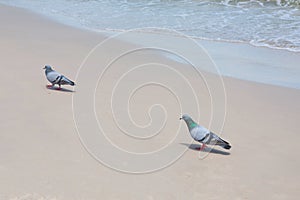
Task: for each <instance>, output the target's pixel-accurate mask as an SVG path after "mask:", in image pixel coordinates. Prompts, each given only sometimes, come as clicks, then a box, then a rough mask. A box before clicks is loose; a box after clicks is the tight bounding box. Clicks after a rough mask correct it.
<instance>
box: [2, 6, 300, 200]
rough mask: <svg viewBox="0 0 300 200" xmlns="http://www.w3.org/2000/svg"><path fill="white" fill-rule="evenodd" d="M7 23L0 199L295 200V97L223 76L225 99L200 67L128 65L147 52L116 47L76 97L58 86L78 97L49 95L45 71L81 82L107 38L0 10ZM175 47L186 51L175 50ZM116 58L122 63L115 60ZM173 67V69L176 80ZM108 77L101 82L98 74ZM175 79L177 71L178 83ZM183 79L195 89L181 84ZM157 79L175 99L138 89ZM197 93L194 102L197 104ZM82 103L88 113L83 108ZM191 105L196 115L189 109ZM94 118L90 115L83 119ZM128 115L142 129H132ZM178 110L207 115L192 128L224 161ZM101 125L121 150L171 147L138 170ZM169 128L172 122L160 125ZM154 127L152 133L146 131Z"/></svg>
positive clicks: (112, 44) (103, 54) (152, 56)
mask: <svg viewBox="0 0 300 200" xmlns="http://www.w3.org/2000/svg"><path fill="white" fill-rule="evenodd" d="M0 15H1V17H2V19H6V20H2V21H1V22H0V23H1V27H2V30H3V31H2V34H1V37H0V41H1V43H2V45H1V48H0V53H1V54H2V55H3V57H2V59H1V61H0V62H1V63H0V66H1V70H2V72H3V74H5V76H3V77H2V79H0V83H1V84H0V90H1V91H2V92H1V94H0V98H1V104H0V108H1V111H2V112H3V113H5V114H3V115H1V116H0V121H1V123H0V138H1V140H0V177H1V181H0V188H1V196H0V198H2V197H3V198H4V199H24V198H25V197H26V198H33V199H99V198H101V199H201V198H202V199H203V198H205V199H220V198H222V199H228V200H229V199H230V200H231V199H257V198H266V199H297V198H298V197H299V195H300V194H299V190H298V187H299V183H298V182H299V181H298V180H299V179H300V177H299V173H298V169H299V167H300V161H299V159H298V160H297V159H295V158H297V157H298V154H299V153H298V150H297V146H298V140H299V139H300V137H299V134H297V133H298V132H299V128H298V123H299V111H300V106H299V101H300V92H299V90H298V89H292V88H285V87H279V86H273V85H267V84H261V83H256V82H250V81H244V80H238V79H235V78H228V77H223V81H224V84H225V89H226V91H223V89H224V88H223V87H221V86H220V81H221V80H220V79H219V77H217V76H215V75H212V74H210V73H205V72H203V71H200V72H201V73H200V74H201V75H203V76H204V78H203V77H201V76H200V75H199V74H198V72H199V71H197V70H195V69H194V68H192V67H187V65H185V64H182V63H180V62H175V61H172V60H170V59H165V58H164V56H161V55H160V54H157V53H156V51H154V52H153V51H134V52H132V53H129V54H126V56H124V57H121V56H120V52H121V53H124V52H127V50H131V49H135V48H139V47H140V46H138V45H134V44H132V43H128V42H124V41H120V40H117V39H111V40H110V41H109V43H105V44H104V45H103V46H102V47H101V48H99V49H97V51H96V52H95V54H92V55H91V56H90V57H89V59H88V60H87V61H86V63H85V65H86V66H88V67H89V68H88V67H84V66H83V67H82V68H81V71H80V74H79V75H80V76H78V78H77V79H76V84H77V86H76V87H75V88H72V87H70V86H63V87H64V88H68V89H70V90H75V92H63V91H62V92H61V91H56V90H48V89H47V88H46V87H45V85H46V84H48V83H47V80H46V78H45V75H44V71H43V70H42V69H41V68H42V67H43V66H44V65H45V64H50V65H53V66H54V69H56V70H57V71H59V72H61V73H62V74H64V75H66V76H67V77H68V78H70V79H73V80H74V79H75V77H76V74H77V71H78V69H79V67H80V66H81V65H82V62H83V60H84V59H85V58H86V55H87V54H88V53H89V52H90V50H91V49H92V48H93V47H94V46H95V45H96V44H98V43H100V42H103V41H104V40H105V39H106V38H107V36H104V35H101V34H96V33H94V32H91V31H85V30H80V29H76V28H73V27H70V26H65V25H63V24H60V23H57V22H55V21H52V20H48V19H47V18H45V17H43V16H40V15H37V14H35V13H32V12H29V11H27V10H24V9H20V8H14V7H9V6H2V5H1V6H0ZM129 36H130V37H132V36H133V35H129ZM145 38H146V39H145V41H144V42H149V38H148V37H145ZM140 39H142V37H141V38H140ZM165 39H166V40H165V41H159V40H157V42H158V43H159V44H160V45H162V44H163V43H164V45H170V44H171V43H170V42H168V40H171V41H174V40H172V39H171V38H165ZM180 42H182V41H177V43H174V45H173V48H175V50H178V51H179V50H182V52H183V53H182V54H185V53H186V52H188V53H189V52H190V53H189V54H188V55H187V57H188V56H193V52H196V53H198V51H193V49H190V50H189V51H185V49H184V48H187V46H184V45H183V46H180ZM177 45H179V46H180V47H182V48H179V49H177V48H176V46H177ZM207 45H211V46H210V48H211V49H212V50H214V51H216V52H217V53H215V54H214V55H215V56H216V57H218V58H219V64H223V63H225V64H226V62H228V60H226V56H225V57H224V55H222V53H223V52H224V50H220V49H217V48H219V47H223V48H225V49H227V48H231V47H230V45H228V44H223V45H224V46H218V45H215V44H213V43H209V44H207ZM164 47H165V46H164ZM251 49H252V48H250V50H249V49H247V48H243V50H245V52H244V53H245V54H246V55H252V54H254V55H255V52H253V51H251ZM252 50H253V49H252ZM201 53H203V54H201V55H200V54H197V56H198V57H200V58H201V61H200V64H203V65H205V66H211V64H212V63H211V62H210V60H209V59H208V58H207V57H206V55H205V52H201ZM220 53H221V55H220ZM245 54H237V55H236V57H235V61H236V62H240V63H248V62H249V59H248V58H247V57H246V58H245V57H243V56H242V55H245ZM280 54H281V52H280ZM272 55H273V56H277V54H273V53H272ZM281 55H282V54H281ZM112 58H118V59H116V61H115V62H111V60H112ZM188 58H190V57H188ZM280 58H281V57H280ZM192 59H193V58H192V57H191V60H192ZM215 59H216V58H215ZM224 59H225V60H224ZM278 59H279V57H278ZM289 61H290V62H295V60H289ZM155 62H156V63H158V64H155ZM197 62H198V60H197ZM201 62H202V63H201ZM282 62H283V63H284V62H285V60H282ZM149 63H151V64H150V65H144V64H149ZM262 63H264V62H262ZM109 64H111V65H110V68H108V69H107V70H106V71H105V67H107V66H109ZM160 64H161V65H160ZM250 64H253V63H250ZM165 66H167V67H165ZM168 66H172V68H171V71H170V70H169V69H170V67H169V68H168ZM138 67H140V68H138ZM133 68H136V69H137V70H135V71H132V72H133V74H129V73H128V76H123V75H124V74H126V72H128V71H130V70H131V69H133ZM103 71H105V73H103V76H102V77H101V79H100V80H99V77H100V76H98V74H99V72H103ZM176 72H180V73H179V75H178V73H176ZM180 75H183V76H185V77H187V78H188V81H182V80H181V79H179V78H181V76H180ZM120 77H121V78H120ZM97 81H98V82H97ZM119 81H120V84H119V85H118V84H117V83H119ZM121 81H122V82H121ZM151 81H152V82H157V83H160V82H159V81H161V83H162V85H166V86H168V87H167V89H169V90H166V89H164V87H161V86H160V85H158V84H156V85H151V84H150V85H146V86H145V87H142V88H141V90H137V87H138V86H141V85H142V86H143V84H144V83H151ZM187 82H188V83H187ZM95 83H96V86H97V87H96V88H95ZM189 83H190V85H189ZM206 83H208V84H206ZM115 85H118V86H119V87H116V88H115V87H114V86H115ZM207 85H208V86H209V88H208V87H207ZM190 86H191V87H192V89H193V90H194V91H195V95H196V98H192V97H193V95H194V94H193V91H191V89H190V88H189V87H190ZM91 91H92V92H91ZM113 91H114V92H115V93H114V94H113ZM132 91H136V92H135V93H134V92H133V93H132ZM172 91H174V93H175V95H173V94H172ZM89 92H91V93H89ZM222 92H225V95H224V94H223V93H222ZM132 94H134V95H132ZM81 95H82V96H81ZM174 96H175V97H174ZM80 97H82V98H80ZM90 97H92V98H90ZM113 97H114V98H113ZM127 97H128V98H127ZM176 97H178V98H179V100H180V101H179V103H178V100H177V99H176ZM212 97H213V98H212ZM72 98H73V100H72ZM78 98H79V99H78ZM91 99H92V100H93V99H94V101H92V100H91ZM79 100H81V101H79ZM72 101H73V102H72ZM78 102H79V103H84V106H82V107H76V105H77V104H76V103H78ZM72 103H73V105H72ZM127 103H128V104H127ZM157 104H160V105H162V106H164V108H165V110H166V111H167V115H164V110H163V109H162V108H161V107H159V106H158V107H155V106H153V105H157ZM195 104H197V105H198V106H199V112H200V114H201V115H200V114H199V112H198V111H197V109H195V107H193V106H194V105H195ZM74 105H75V106H74ZM94 105H95V106H94ZM112 105H114V106H113V109H114V110H112ZM93 106H94V107H95V108H94V107H93ZM151 106H152V107H151ZM223 106H225V108H224V107H223ZM78 108H79V110H78ZM93 108H94V109H95V110H93ZM129 108H130V109H129ZM89 110H92V111H93V112H92V115H88V114H90V113H88V111H89ZM128 110H129V111H130V116H131V117H132V119H133V120H134V122H135V124H133V123H130V122H132V121H130V120H129V119H128ZM79 111H80V112H79ZM181 112H184V113H188V114H190V115H191V116H193V118H194V119H197V116H198V115H200V116H199V119H197V121H199V122H200V123H201V124H202V125H204V126H206V127H210V129H211V130H212V131H214V132H216V133H218V134H221V137H222V138H224V139H225V140H226V141H229V142H230V144H231V145H232V149H231V150H230V151H228V152H227V151H225V150H224V151H223V149H221V148H219V147H214V150H212V151H211V152H209V153H208V154H207V155H206V156H205V158H201V156H203V154H202V152H200V153H199V152H198V151H196V150H195V149H194V147H195V146H196V147H198V146H199V143H196V142H193V144H192V145H190V144H191V138H190V136H189V134H188V130H187V128H186V126H185V124H183V123H181V122H180V121H179V120H178V118H179V117H180V115H181V114H182V113H181ZM224 113H225V114H224ZM74 114H75V118H76V119H75V120H74V118H73V115H74ZM95 115H97V117H98V118H99V119H100V120H99V122H100V123H101V126H102V128H103V130H105V131H104V132H105V133H106V137H109V139H110V140H111V141H113V142H114V143H113V144H114V145H117V146H118V147H119V148H121V149H125V150H127V151H128V152H137V153H140V154H143V153H147V152H152V151H155V150H157V149H160V148H161V147H164V145H166V144H167V146H168V149H166V150H169V152H167V153H165V152H163V151H162V152H161V154H158V156H157V157H154V158H153V157H151V158H149V159H145V160H143V162H138V161H136V160H131V157H126V156H115V154H114V153H115V152H114V151H113V150H111V146H112V145H106V144H105V143H104V142H105V141H104V139H103V140H99V135H100V136H101V134H98V132H96V131H95V129H96V128H98V127H97V126H95V125H94V124H92V123H93V122H94V121H95V119H94V118H93V117H94V116H95ZM114 115H115V116H114ZM114 117H115V118H114ZM118 119H124V120H123V121H122V120H118ZM163 119H165V120H166V123H165V125H163V126H160V125H161V124H162V123H161V121H163ZM76 120H86V121H85V122H86V123H87V125H88V126H86V127H85V128H86V129H85V130H83V126H82V124H79V126H78V129H79V130H78V132H77V131H76V125H75V123H76V122H78V121H76ZM115 120H117V122H118V123H119V127H118V126H116V123H115ZM149 122H151V124H152V123H153V124H154V126H151V127H148V126H147V124H148V123H149ZM223 122H224V123H223ZM223 125H224V126H223ZM143 126H145V127H143ZM120 127H121V128H120ZM140 127H143V128H140ZM157 127H163V128H162V130H161V132H159V134H157V135H155V136H153V137H152V135H149V133H151V134H153V133H156V131H157V130H159V129H157ZM123 129H124V130H127V131H128V133H132V134H133V136H134V137H137V136H143V137H150V139H149V140H135V139H134V138H133V137H127V135H126V134H124V132H122V130H123ZM95 133H96V134H95ZM139 134H140V135H139ZM176 134H177V135H176ZM174 137H175V139H174V140H173V138H174ZM82 142H84V143H85V144H91V145H88V147H89V149H90V150H91V151H93V153H94V154H93V155H94V156H98V157H99V156H102V155H105V156H107V157H105V158H106V159H107V160H104V161H105V163H110V164H111V165H112V166H111V168H109V167H107V166H105V165H103V164H101V162H98V161H97V160H95V159H94V158H93V157H92V156H91V155H90V154H89V153H88V152H87V151H86V149H85V148H84V147H83V146H82ZM89 142H90V143H89ZM169 143H170V144H169ZM182 152H184V154H183V155H182V156H181V157H180V158H179V159H178V160H177V161H176V162H174V163H173V164H172V165H167V166H168V167H166V168H164V169H162V170H159V171H155V172H152V173H145V174H141V175H135V174H127V173H121V172H119V171H118V170H115V169H114V167H115V166H117V167H119V168H120V167H124V169H127V168H126V167H128V168H129V167H133V168H135V167H136V168H138V167H140V166H143V165H146V166H150V167H152V166H154V164H158V165H159V164H161V163H164V162H166V160H167V159H169V158H170V157H171V158H173V157H175V156H176V155H180V153H182ZM159 156H163V157H159ZM126 159H128V160H126ZM153 160H154V161H155V162H154V161H153ZM119 161H122V162H119ZM124 171H125V170H124ZM128 183H130V184H128ZM286 183H289V184H286ZM149 188H151V189H149Z"/></svg>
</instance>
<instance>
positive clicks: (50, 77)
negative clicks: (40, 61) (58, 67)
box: [46, 71, 62, 84]
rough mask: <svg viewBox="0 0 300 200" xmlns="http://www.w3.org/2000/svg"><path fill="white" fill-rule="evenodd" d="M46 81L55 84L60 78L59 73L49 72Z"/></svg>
mask: <svg viewBox="0 0 300 200" xmlns="http://www.w3.org/2000/svg"><path fill="white" fill-rule="evenodd" d="M46 76H47V79H48V81H50V82H51V83H53V84H57V81H58V79H59V78H60V77H61V76H62V75H61V74H60V73H58V72H56V71H51V72H49V73H48V74H47V75H46Z"/></svg>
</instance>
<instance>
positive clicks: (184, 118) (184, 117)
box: [179, 114, 191, 121]
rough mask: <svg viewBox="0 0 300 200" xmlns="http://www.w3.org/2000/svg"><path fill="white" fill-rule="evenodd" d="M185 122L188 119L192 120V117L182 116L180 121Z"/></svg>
mask: <svg viewBox="0 0 300 200" xmlns="http://www.w3.org/2000/svg"><path fill="white" fill-rule="evenodd" d="M182 119H183V120H184V121H186V120H188V119H191V117H190V116H188V115H187V114H184V115H182V117H180V118H179V120H182Z"/></svg>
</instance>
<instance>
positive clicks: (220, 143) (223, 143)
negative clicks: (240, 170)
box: [217, 138, 231, 149]
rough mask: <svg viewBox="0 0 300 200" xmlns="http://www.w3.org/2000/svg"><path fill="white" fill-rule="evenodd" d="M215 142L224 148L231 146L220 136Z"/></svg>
mask: <svg viewBox="0 0 300 200" xmlns="http://www.w3.org/2000/svg"><path fill="white" fill-rule="evenodd" d="M217 144H218V145H220V146H221V147H223V148H224V149H230V148H231V146H230V144H229V143H228V142H226V141H225V140H223V139H221V138H219V142H218V143H217Z"/></svg>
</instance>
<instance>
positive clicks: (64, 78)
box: [57, 75, 75, 85]
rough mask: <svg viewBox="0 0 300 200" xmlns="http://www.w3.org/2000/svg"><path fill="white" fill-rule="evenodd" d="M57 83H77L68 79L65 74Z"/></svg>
mask: <svg viewBox="0 0 300 200" xmlns="http://www.w3.org/2000/svg"><path fill="white" fill-rule="evenodd" d="M57 84H60V85H75V83H74V82H73V81H71V80H70V79H68V78H67V77H65V76H63V75H62V76H61V77H60V79H59V82H58V83H57Z"/></svg>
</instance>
